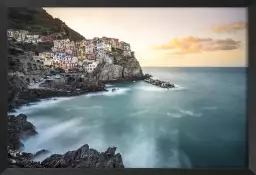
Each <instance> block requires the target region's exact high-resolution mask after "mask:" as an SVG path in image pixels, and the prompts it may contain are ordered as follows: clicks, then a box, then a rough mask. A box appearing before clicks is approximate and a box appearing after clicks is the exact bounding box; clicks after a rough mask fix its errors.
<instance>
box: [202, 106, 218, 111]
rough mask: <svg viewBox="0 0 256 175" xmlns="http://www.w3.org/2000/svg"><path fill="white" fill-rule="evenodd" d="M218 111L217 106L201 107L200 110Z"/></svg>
mask: <svg viewBox="0 0 256 175" xmlns="http://www.w3.org/2000/svg"><path fill="white" fill-rule="evenodd" d="M216 109H218V107H217V106H205V107H202V110H216Z"/></svg>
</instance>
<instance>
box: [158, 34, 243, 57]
mask: <svg viewBox="0 0 256 175" xmlns="http://www.w3.org/2000/svg"><path fill="white" fill-rule="evenodd" d="M240 45H241V42H240V41H235V40H233V39H218V40H214V39H212V38H198V37H193V36H185V37H182V38H173V39H171V40H170V42H169V43H167V44H163V45H159V46H154V47H153V49H155V50H165V51H170V53H171V54H191V53H200V52H209V51H219V50H234V49H238V48H239V47H240Z"/></svg>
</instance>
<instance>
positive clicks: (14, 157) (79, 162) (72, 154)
mask: <svg viewBox="0 0 256 175" xmlns="http://www.w3.org/2000/svg"><path fill="white" fill-rule="evenodd" d="M37 134H38V133H37V131H36V128H35V126H34V125H33V124H32V123H31V122H29V121H27V116H26V115H24V114H19V115H18V116H14V115H9V116H8V146H7V150H8V167H9V168H124V165H123V161H122V156H121V154H119V153H117V154H116V153H115V151H116V147H109V148H108V149H107V150H106V151H105V152H98V151H97V150H95V149H92V148H89V145H87V144H85V145H83V146H82V147H80V148H79V149H77V150H74V151H68V152H66V153H65V154H63V155H60V154H52V155H51V156H49V157H48V158H46V159H44V160H43V161H42V162H35V161H33V159H34V158H36V157H38V156H41V155H44V154H47V153H49V151H48V150H45V149H43V150H39V151H38V152H36V153H35V154H32V153H26V152H21V151H19V150H21V149H22V148H24V145H23V143H22V142H21V139H27V138H29V137H31V136H35V135H37Z"/></svg>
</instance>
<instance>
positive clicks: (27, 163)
mask: <svg viewBox="0 0 256 175" xmlns="http://www.w3.org/2000/svg"><path fill="white" fill-rule="evenodd" d="M148 77H149V75H148V74H146V75H144V76H142V77H134V78H125V79H119V80H112V81H100V82H95V81H93V83H88V81H86V83H83V82H85V81H81V82H80V81H78V79H72V80H69V81H67V82H66V83H65V84H62V85H61V86H60V85H59V84H58V85H54V86H52V85H49V84H48V85H47V86H51V88H48V89H28V88H27V87H26V86H25V85H24V86H22V87H23V88H21V89H15V90H17V91H18V95H17V98H16V99H15V100H14V102H13V103H11V104H9V112H15V109H17V108H20V107H22V106H24V105H30V104H31V103H34V102H39V101H41V100H43V99H54V98H56V97H71V96H76V95H82V94H86V93H90V92H100V91H107V90H106V89H105V84H106V83H114V82H121V81H139V80H144V79H145V78H148ZM16 82H17V81H16ZM21 84H22V83H21ZM85 84H86V86H85ZM88 85H89V86H88ZM12 91H13V89H12ZM37 134H38V133H37V131H36V128H35V126H34V125H33V124H32V123H31V122H29V121H27V116H26V115H24V114H19V115H17V116H14V115H9V116H8V135H9V136H8V165H9V167H13V168H124V165H123V162H122V156H121V155H120V154H119V153H117V154H115V150H116V148H115V147H110V148H108V149H107V150H106V151H105V152H103V153H100V152H98V151H97V150H94V149H92V148H89V145H87V144H85V145H83V146H82V147H81V148H79V149H77V150H74V151H69V152H67V153H65V154H63V155H59V154H52V155H51V156H50V157H48V158H46V159H45V160H44V161H42V162H34V161H33V159H34V158H35V157H37V156H39V155H42V154H46V153H49V151H48V150H39V151H38V152H37V153H35V154H32V153H25V152H20V151H19V150H22V149H23V148H24V145H23V143H22V142H21V139H26V138H29V137H31V136H35V135H37Z"/></svg>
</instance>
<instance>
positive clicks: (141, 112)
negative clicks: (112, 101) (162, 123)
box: [129, 109, 149, 116]
mask: <svg viewBox="0 0 256 175" xmlns="http://www.w3.org/2000/svg"><path fill="white" fill-rule="evenodd" d="M148 111H149V109H144V110H140V111H136V112H133V113H131V114H129V116H139V115H141V114H145V113H147V112H148Z"/></svg>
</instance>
